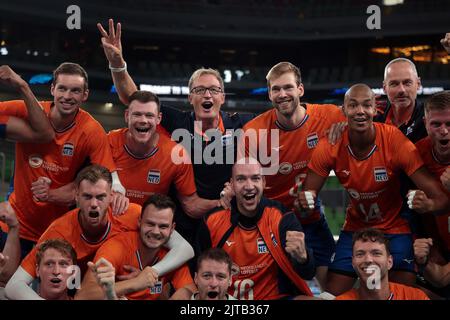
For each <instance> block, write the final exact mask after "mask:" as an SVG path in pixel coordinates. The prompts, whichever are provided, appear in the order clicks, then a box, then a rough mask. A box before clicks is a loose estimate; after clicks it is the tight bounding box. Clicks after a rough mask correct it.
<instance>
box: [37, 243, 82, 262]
mask: <svg viewBox="0 0 450 320" xmlns="http://www.w3.org/2000/svg"><path fill="white" fill-rule="evenodd" d="M48 249H55V250H57V251H59V252H60V253H62V254H63V255H65V256H68V257H70V258H71V259H72V264H74V265H76V264H77V253H76V252H75V249H74V248H73V247H72V245H71V244H70V243H69V242H67V241H66V240H64V239H48V240H46V241H44V242H42V243H41V244H40V245H39V246H38V249H37V252H36V265H37V266H39V265H40V263H41V260H42V257H43V256H44V253H45V251H47V250H48Z"/></svg>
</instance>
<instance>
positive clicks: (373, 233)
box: [352, 228, 391, 255]
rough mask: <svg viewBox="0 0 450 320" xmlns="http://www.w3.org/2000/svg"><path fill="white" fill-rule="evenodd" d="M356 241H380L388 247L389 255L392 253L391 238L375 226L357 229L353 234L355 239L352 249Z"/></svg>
mask: <svg viewBox="0 0 450 320" xmlns="http://www.w3.org/2000/svg"><path fill="white" fill-rule="evenodd" d="M356 241H362V242H368V241H371V242H378V243H381V244H384V246H385V247H386V252H387V254H388V255H390V254H391V252H390V250H389V239H387V238H386V237H385V235H384V234H383V233H382V232H381V231H380V230H378V229H375V228H365V229H362V230H359V231H356V232H355V233H354V234H353V240H352V249H353V247H354V246H355V242H356Z"/></svg>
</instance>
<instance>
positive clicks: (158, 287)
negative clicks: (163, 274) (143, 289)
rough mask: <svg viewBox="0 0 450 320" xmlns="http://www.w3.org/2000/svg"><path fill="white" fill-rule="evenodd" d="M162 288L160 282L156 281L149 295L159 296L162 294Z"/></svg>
mask: <svg viewBox="0 0 450 320" xmlns="http://www.w3.org/2000/svg"><path fill="white" fill-rule="evenodd" d="M162 287H163V283H162V281H157V282H156V283H155V286H154V287H151V288H150V294H160V293H161V292H162Z"/></svg>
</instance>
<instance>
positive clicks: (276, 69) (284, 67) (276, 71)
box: [266, 62, 302, 89]
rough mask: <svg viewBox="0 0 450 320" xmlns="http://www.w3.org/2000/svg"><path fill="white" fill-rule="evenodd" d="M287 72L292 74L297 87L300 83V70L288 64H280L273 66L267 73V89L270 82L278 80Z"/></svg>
mask: <svg viewBox="0 0 450 320" xmlns="http://www.w3.org/2000/svg"><path fill="white" fill-rule="evenodd" d="M288 72H292V73H293V74H294V76H295V82H296V83H297V86H299V85H300V84H301V83H302V74H301V72H300V69H299V68H298V67H296V66H295V65H293V64H292V63H290V62H280V63H277V64H276V65H274V66H273V67H272V68H271V69H270V70H269V72H268V73H267V76H266V80H267V87H268V88H269V89H270V81H272V80H273V79H276V78H279V77H281V76H282V75H283V74H285V73H288Z"/></svg>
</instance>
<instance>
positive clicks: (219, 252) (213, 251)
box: [197, 248, 233, 275]
mask: <svg viewBox="0 0 450 320" xmlns="http://www.w3.org/2000/svg"><path fill="white" fill-rule="evenodd" d="M203 260H214V261H217V262H223V263H225V264H226V265H227V266H228V268H227V269H228V272H229V273H230V275H231V267H232V266H233V260H231V257H230V256H229V255H228V253H226V252H225V250H223V249H222V248H209V249H207V250H205V251H203V252H202V253H201V254H200V256H199V257H198V258H197V271H198V269H199V267H200V264H201V263H202V262H203Z"/></svg>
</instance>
